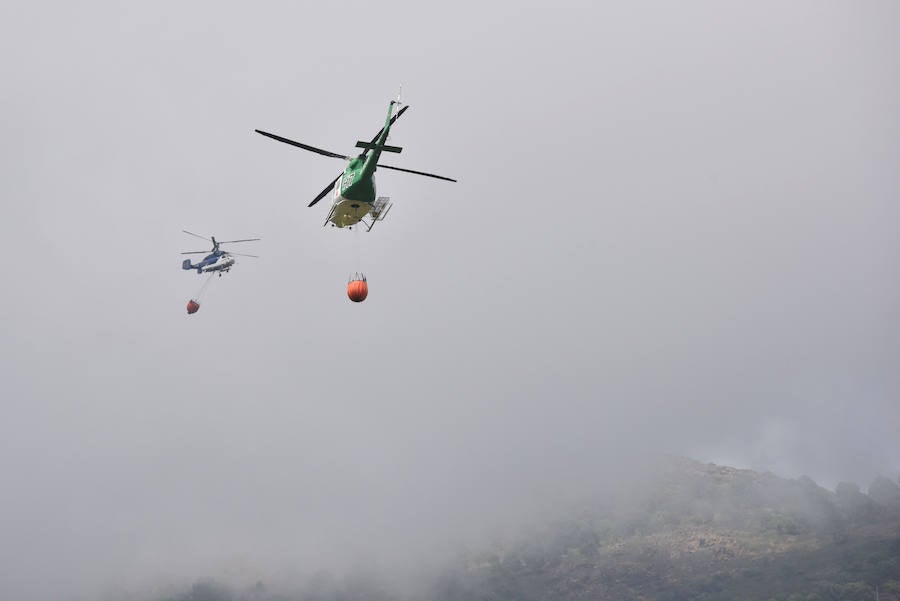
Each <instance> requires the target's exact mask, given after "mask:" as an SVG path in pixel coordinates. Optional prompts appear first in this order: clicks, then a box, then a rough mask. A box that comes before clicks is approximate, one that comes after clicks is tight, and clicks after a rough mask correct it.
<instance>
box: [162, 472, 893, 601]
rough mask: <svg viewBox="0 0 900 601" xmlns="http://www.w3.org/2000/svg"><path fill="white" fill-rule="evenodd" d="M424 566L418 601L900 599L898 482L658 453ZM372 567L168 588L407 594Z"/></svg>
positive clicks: (226, 597)
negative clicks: (635, 476)
mask: <svg viewBox="0 0 900 601" xmlns="http://www.w3.org/2000/svg"><path fill="white" fill-rule="evenodd" d="M561 514H565V515H564V517H561V518H557V519H554V520H550V521H547V522H545V523H543V524H535V525H534V526H533V527H532V528H531V529H530V531H529V532H527V533H522V534H520V536H518V537H516V538H515V539H510V540H504V541H502V542H497V543H495V544H494V545H493V546H491V547H490V548H487V549H482V550H480V551H478V552H473V553H469V554H466V555H465V556H462V557H459V558H458V559H457V561H456V562H455V563H454V564H453V565H451V566H448V567H447V569H446V570H444V571H443V572H442V573H441V574H440V575H439V576H438V577H436V578H434V579H433V580H432V579H430V577H429V580H430V584H427V585H426V586H425V587H424V589H423V590H424V591H425V592H424V593H418V594H416V595H415V598H416V599H419V598H425V599H427V600H428V601H507V600H517V601H538V600H541V601H583V600H602V599H615V600H635V601H645V600H646V601H650V600H653V601H687V600H695V601H719V600H721V601H725V600H728V601H731V600H748V601H749V600H760V601H768V600H778V601H863V600H869V599H873V598H874V593H875V587H876V586H877V587H878V592H879V596H880V599H881V601H900V487H898V486H897V484H896V483H895V482H893V481H890V480H886V479H879V480H877V481H876V482H874V483H873V484H872V486H870V487H869V494H865V493H863V492H862V491H860V489H859V487H857V486H856V485H853V484H850V483H841V484H839V485H838V486H837V488H836V490H835V492H831V491H828V490H826V489H824V488H821V487H819V486H817V485H816V484H815V483H814V482H813V481H812V480H811V479H809V478H799V479H795V480H788V479H784V478H779V477H777V476H774V475H772V474H764V473H758V472H753V471H750V470H740V469H734V468H730V467H724V466H718V465H713V464H703V463H699V462H696V461H692V460H689V459H684V458H677V457H674V458H667V459H665V460H664V461H661V462H660V464H659V466H657V468H656V469H655V470H654V474H653V477H652V478H646V479H642V480H641V485H640V486H630V487H628V486H622V487H620V488H615V489H614V490H610V491H607V492H606V493H605V494H604V495H601V496H598V498H596V499H592V500H589V501H585V502H584V503H583V504H582V505H581V506H580V507H578V508H576V509H572V510H571V511H569V510H567V511H566V512H561ZM412 598H413V597H412V596H410V595H409V594H408V593H407V594H400V593H393V592H391V590H390V587H389V586H386V585H384V584H383V583H380V582H379V581H378V579H377V578H376V577H372V576H371V575H369V576H367V577H365V578H361V577H359V576H354V577H349V578H348V579H346V580H344V581H341V580H339V579H336V578H332V577H330V576H327V575H326V576H323V577H322V578H319V579H316V581H315V582H310V583H308V584H307V585H306V586H305V587H303V588H302V589H301V590H300V591H298V592H294V593H292V594H287V595H285V594H280V595H273V594H272V593H269V592H267V591H266V589H265V586H264V585H263V584H262V583H256V585H255V586H254V587H252V588H249V589H246V590H244V591H242V592H241V591H232V590H229V589H227V588H225V587H221V586H217V585H215V584H214V583H200V584H197V585H195V586H194V587H192V589H191V590H189V591H185V592H184V593H183V594H181V595H176V596H174V597H169V601H251V600H252V601H269V600H272V601H275V600H278V601H288V600H297V601H356V600H359V601H362V600H364V599H365V600H367V601H371V600H376V601H389V600H398V601H412Z"/></svg>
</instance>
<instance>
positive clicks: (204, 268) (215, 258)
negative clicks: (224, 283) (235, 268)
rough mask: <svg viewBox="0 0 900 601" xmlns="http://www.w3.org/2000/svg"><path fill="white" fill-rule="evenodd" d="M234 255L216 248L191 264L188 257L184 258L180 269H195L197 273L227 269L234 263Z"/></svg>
mask: <svg viewBox="0 0 900 601" xmlns="http://www.w3.org/2000/svg"><path fill="white" fill-rule="evenodd" d="M234 263H235V260H234V257H232V256H231V255H229V254H228V253H227V252H225V251H221V250H217V251H215V252H212V253H210V254H208V255H206V256H205V257H203V260H202V261H200V262H199V263H196V264H192V263H191V260H190V259H185V261H184V263H183V264H182V266H181V267H182V269H196V270H197V273H213V272H216V271H219V272H225V271H229V270H230V269H231V267H232V265H234Z"/></svg>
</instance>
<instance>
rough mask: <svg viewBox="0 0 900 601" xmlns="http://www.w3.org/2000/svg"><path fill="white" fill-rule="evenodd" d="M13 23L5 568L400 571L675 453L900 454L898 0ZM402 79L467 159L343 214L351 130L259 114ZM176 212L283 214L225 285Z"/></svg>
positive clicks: (792, 467) (180, 574)
mask: <svg viewBox="0 0 900 601" xmlns="http://www.w3.org/2000/svg"><path fill="white" fill-rule="evenodd" d="M0 23H2V25H0V32H2V35H0V48H2V53H0V67H2V72H3V74H4V78H3V79H4V87H3V93H2V94H0V110H2V114H3V119H2V120H0V124H2V130H0V157H2V164H3V177H2V178H0V198H2V203H3V208H4V219H3V220H2V240H3V247H2V248H3V250H4V253H3V254H4V256H5V258H6V260H5V262H4V268H5V269H4V272H5V273H4V275H5V277H4V282H5V286H4V294H3V295H2V297H0V330H2V338H0V359H2V360H0V398H2V401H0V409H2V420H0V451H2V452H0V472H2V474H3V485H2V493H0V566H3V568H2V571H0V586H2V590H3V591H4V596H5V597H8V598H16V599H21V600H25V601H28V600H30V599H47V598H58V599H73V600H74V599H92V598H96V597H97V596H102V595H104V594H108V595H113V596H115V595H119V598H122V595H124V594H125V592H133V593H134V594H143V593H148V594H156V593H155V592H154V591H159V590H162V589H161V588H160V587H166V586H175V585H179V584H181V583H189V582H192V581H194V580H196V579H202V578H216V579H220V580H222V581H229V579H230V580H234V581H241V582H253V581H255V580H256V579H265V581H266V582H285V583H289V582H292V581H295V580H297V579H301V578H302V577H303V575H304V574H311V573H315V572H316V571H318V570H333V571H340V570H342V569H348V568H352V567H353V566H354V565H358V564H359V563H360V562H364V563H365V562H368V564H367V565H376V566H380V565H384V566H385V570H388V569H389V568H388V566H389V565H398V564H401V565H402V564H408V563H409V560H410V558H416V559H422V558H424V559H426V560H427V559H429V558H438V557H441V556H443V554H450V553H453V552H454V550H455V549H458V548H459V547H460V546H465V545H477V544H478V541H483V540H485V539H487V538H490V536H493V535H494V534H495V533H497V532H503V531H504V529H508V528H515V527H516V525H517V524H522V523H527V521H528V520H530V519H533V518H534V516H536V515H539V514H541V512H545V511H549V510H553V508H555V507H561V506H563V505H565V503H567V502H569V501H570V500H573V499H577V498H578V497H579V496H580V495H582V494H593V493H596V492H597V491H598V490H602V489H603V487H604V486H608V483H609V482H616V480H615V478H618V477H622V475H623V474H628V473H632V472H634V473H637V472H640V470H641V469H642V468H643V467H644V466H646V465H647V464H649V463H652V462H653V461H654V460H655V459H654V458H655V457H657V456H658V455H659V454H662V453H670V454H680V455H687V456H691V457H694V458H696V459H699V460H702V461H713V462H719V463H726V464H729V465H735V466H738V467H748V468H753V469H759V470H770V471H773V472H775V473H777V474H779V475H782V476H786V477H797V476H800V475H803V474H806V475H809V476H810V477H812V478H813V479H815V480H816V481H817V482H819V483H823V484H825V485H826V486H833V485H834V484H835V483H837V482H838V481H841V480H852V481H856V482H859V483H860V484H862V485H865V484H867V483H868V482H869V481H870V480H871V479H872V478H874V477H875V476H877V475H884V476H888V477H891V478H896V477H897V475H898V474H900V439H898V437H897V436H896V425H897V424H898V423H900V404H898V402H897V401H898V392H900V375H898V374H900V372H898V370H897V368H896V364H897V357H898V351H900V345H898V342H900V328H898V326H900V321H898V318H897V307H898V302H900V284H898V279H897V274H898V273H900V270H898V267H900V266H898V256H900V252H898V251H900V243H898V236H897V233H898V231H897V230H898V225H897V224H898V223H900V219H898V218H900V210H898V208H897V207H898V205H897V196H898V191H900V171H898V169H897V164H898V163H897V161H898V158H900V114H898V112H897V106H900V42H898V39H900V38H898V36H897V35H896V30H897V26H898V24H900V8H898V6H897V5H896V3H893V2H888V1H884V2H878V1H873V2H868V3H865V4H864V5H861V4H851V3H841V2H811V1H810V2H793V3H790V4H784V3H776V2H761V3H754V4H753V5H752V6H749V5H741V4H738V3H734V4H732V5H728V6H726V5H723V4H721V3H712V2H699V1H697V2H689V3H681V4H680V5H679V6H672V5H669V4H667V3H662V2H641V3H636V4H630V5H629V6H627V7H623V6H618V5H614V4H609V5H605V4H597V3H591V2H584V3H579V2H563V3H562V4H559V3H557V4H538V3H524V4H519V5H516V6H515V7H513V6H512V5H503V4H502V3H501V4H496V5H491V4H485V3H468V2H462V3H451V4H444V5H440V6H430V5H426V4H422V3H415V2H392V3H386V4H378V3H371V2H370V3H357V2H350V3H342V4H340V5H337V4H327V3H319V4H315V5H314V4H308V3H290V2H271V3H266V4H265V5H256V6H251V5H249V4H247V5H245V6H237V5H233V6H232V5H222V4H220V3H211V2H195V3H188V4H185V3H178V2H157V3H153V4H152V5H151V4H135V5H133V6H125V5H121V4H120V3H114V2H88V3H81V4H78V5H74V4H73V5H70V4H67V3H59V2H57V3H28V2H16V1H12V2H6V3H4V4H3V5H2V6H0ZM401 84H402V85H403V100H404V102H408V103H409V104H410V105H411V108H410V110H409V111H408V112H407V113H406V114H405V115H404V116H403V118H402V119H400V120H399V121H398V122H397V123H396V125H395V127H394V129H393V130H392V135H391V140H392V142H391V143H392V144H396V145H399V146H403V147H404V151H403V153H402V154H401V155H398V156H396V157H394V156H392V157H391V159H392V162H390V163H389V164H395V165H399V166H402V167H406V168H410V169H418V170H424V171H429V172H435V173H440V174H442V175H446V176H450V177H455V178H458V179H459V183H456V184H452V183H447V182H442V181H437V180H431V179H427V178H421V177H416V176H413V175H407V174H401V173H394V172H384V171H382V172H379V173H378V176H377V181H378V186H379V188H378V191H379V194H381V195H389V196H391V198H392V199H393V201H394V205H395V206H394V208H393V210H392V211H391V213H390V214H389V216H388V218H387V219H386V220H385V222H384V223H381V224H379V225H378V226H377V227H376V228H375V230H374V231H373V232H371V233H365V232H359V231H353V232H347V231H337V230H334V229H331V228H323V227H321V224H322V222H324V220H325V216H326V214H327V207H326V206H323V205H325V204H327V203H325V202H323V203H321V204H320V205H317V206H316V207H315V208H312V209H307V208H306V204H307V203H308V202H309V200H311V199H312V198H313V197H314V196H315V195H316V194H317V193H318V192H319V191H320V190H321V189H322V187H323V186H324V185H325V184H326V183H327V182H328V181H330V179H332V178H333V177H334V176H335V175H336V174H337V173H338V172H339V171H340V170H341V169H342V168H343V163H341V162H340V161H335V160H333V159H328V158H325V157H321V156H317V155H314V154H311V153H306V152H303V151H302V150H300V149H296V148H291V147H288V146H285V145H282V144H277V143H275V142H273V141H271V140H268V139H265V138H263V137H261V136H258V135H256V134H254V133H252V132H253V129H254V128H259V129H264V130H267V131H273V132H276V133H278V134H281V135H284V136H288V137H291V138H294V139H300V140H302V141H304V142H306V143H308V144H313V145H315V146H319V147H324V148H327V149H329V150H333V151H336V152H341V153H345V152H350V151H351V149H352V147H353V144H354V143H355V141H356V140H358V139H369V138H370V137H371V136H372V135H373V134H374V133H375V132H377V131H378V128H379V127H380V126H381V124H382V123H383V119H384V115H385V111H386V109H387V103H388V101H389V100H390V99H391V98H392V97H394V96H395V95H396V93H397V90H398V88H399V86H400V85H401ZM386 162H387V161H386ZM182 229H188V230H191V231H196V232H200V233H204V234H211V235H215V236H216V237H217V238H219V239H234V238H245V237H256V236H259V237H261V238H263V240H262V241H261V242H259V243H256V244H254V245H248V246H247V247H246V248H244V249H242V250H243V251H245V252H250V253H254V254H259V255H260V256H261V258H259V259H240V262H239V264H238V265H237V266H236V268H235V269H234V270H233V271H232V273H229V274H227V275H226V276H225V277H222V278H221V279H220V278H216V280H215V281H213V282H212V283H211V285H210V288H209V290H208V291H207V292H206V293H205V294H204V296H203V299H202V302H201V309H200V311H199V313H197V314H196V315H193V316H188V315H186V313H185V303H186V302H187V300H188V299H189V298H190V297H191V296H192V295H193V294H195V292H196V291H197V289H198V288H199V287H200V284H201V282H202V280H201V278H200V277H198V276H197V275H196V274H193V273H190V272H185V271H182V270H181V269H180V260H181V256H180V255H179V253H180V252H182V251H188V250H203V244H202V243H201V244H200V245H199V246H198V245H197V244H195V242H201V241H199V240H196V239H194V238H191V237H189V236H186V235H184V234H182V233H181V230H182ZM360 270H362V271H364V272H365V273H366V275H367V276H368V279H369V286H370V294H369V298H368V299H367V300H366V301H365V302H364V303H362V304H359V305H357V304H353V303H350V302H349V301H348V300H347V299H346V296H345V284H346V278H347V276H348V275H349V274H350V273H352V272H354V271H360ZM373 561H374V563H372V562H373Z"/></svg>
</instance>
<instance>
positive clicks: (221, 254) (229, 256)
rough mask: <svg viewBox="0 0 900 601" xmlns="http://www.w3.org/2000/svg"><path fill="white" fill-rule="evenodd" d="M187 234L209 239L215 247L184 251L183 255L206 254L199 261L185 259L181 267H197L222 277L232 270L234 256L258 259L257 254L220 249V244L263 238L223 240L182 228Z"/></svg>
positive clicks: (201, 270)
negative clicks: (209, 249)
mask: <svg viewBox="0 0 900 601" xmlns="http://www.w3.org/2000/svg"><path fill="white" fill-rule="evenodd" d="M181 231H182V232H184V233H185V234H190V235H191V236H194V237H196V238H201V239H203V240H207V241H209V242H212V244H213V247H212V250H211V251H208V250H191V251H188V252H183V253H181V254H183V255H204V254H205V255H206V256H205V257H203V260H202V261H200V262H199V263H196V264H194V263H191V260H190V259H185V260H184V262H183V263H182V264H181V268H182V269H185V270H188V269H196V270H197V273H215V272H218V273H219V277H222V274H223V273H227V272H229V271H231V268H232V266H234V263H235V259H234V256H238V257H253V258H254V259H258V258H259V257H258V256H257V255H247V254H243V253H233V252H229V251H227V250H219V245H220V244H234V243H235V242H256V241H257V240H262V238H245V239H243V240H223V241H221V242H219V241H217V240H216V237H215V236H210V237H209V238H207V237H206V236H201V235H199V234H195V233H194V232H189V231H187V230H181Z"/></svg>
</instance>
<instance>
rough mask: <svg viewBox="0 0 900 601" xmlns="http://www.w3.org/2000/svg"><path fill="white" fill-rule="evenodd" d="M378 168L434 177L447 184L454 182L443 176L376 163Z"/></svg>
mask: <svg viewBox="0 0 900 601" xmlns="http://www.w3.org/2000/svg"><path fill="white" fill-rule="evenodd" d="M378 167H382V168H384V169H393V170H394V171H403V172H404V173H415V174H416V175H424V176H425V177H434V178H437V179H442V180H446V181H448V182H455V181H456V180H455V179H453V178H450V177H444V176H443V175H435V174H434V173H425V172H424V171H414V170H412V169H403V168H401V167H391V166H390V165H382V164H381V163H378Z"/></svg>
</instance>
